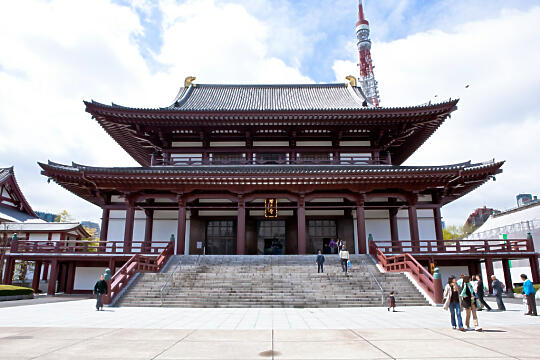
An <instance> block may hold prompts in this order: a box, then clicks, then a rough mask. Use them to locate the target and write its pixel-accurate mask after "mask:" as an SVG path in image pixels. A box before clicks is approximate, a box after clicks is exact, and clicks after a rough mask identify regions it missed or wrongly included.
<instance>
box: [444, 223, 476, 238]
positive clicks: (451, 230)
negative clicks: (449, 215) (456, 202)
mask: <svg viewBox="0 0 540 360" xmlns="http://www.w3.org/2000/svg"><path fill="white" fill-rule="evenodd" d="M474 230H476V228H474V227H473V226H471V225H463V226H457V225H450V226H447V227H445V228H444V229H443V238H444V240H461V239H463V238H464V237H466V236H467V235H469V234H471V233H472V232H473V231H474Z"/></svg>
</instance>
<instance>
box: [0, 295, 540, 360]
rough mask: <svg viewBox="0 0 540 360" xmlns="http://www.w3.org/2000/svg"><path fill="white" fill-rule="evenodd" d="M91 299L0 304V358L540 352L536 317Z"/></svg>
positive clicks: (513, 307)
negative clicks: (458, 323)
mask: <svg viewBox="0 0 540 360" xmlns="http://www.w3.org/2000/svg"><path fill="white" fill-rule="evenodd" d="M93 305H94V302H93V301H92V300H80V301H70V302H63V303H48V304H38V305H29V306H18V307H12V308H2V309H0V359H73V358H77V359H78V360H84V359H123V358H125V359H128V358H129V359H223V360H226V359H434V358H437V359H456V358H460V359H480V358H482V359H508V358H511V359H540V341H538V339H540V318H533V317H528V316H523V314H522V311H521V310H522V308H521V305H519V304H508V310H509V311H507V312H502V313H500V312H489V313H488V312H480V313H479V318H480V324H481V325H482V327H483V328H484V329H485V331H484V332H482V333H477V332H474V331H468V332H465V333H462V332H459V331H456V330H452V329H450V326H449V319H448V317H449V315H448V313H447V312H445V311H444V310H442V309H441V308H434V307H403V308H398V310H399V311H400V312H397V313H389V312H387V311H386V308H339V309H329V308H325V309H246V308H243V309H234V308H233V309H185V308H106V309H105V310H106V311H103V312H97V311H95V310H94V309H93V308H92V307H93Z"/></svg>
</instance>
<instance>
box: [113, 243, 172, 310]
mask: <svg viewBox="0 0 540 360" xmlns="http://www.w3.org/2000/svg"><path fill="white" fill-rule="evenodd" d="M173 251H174V244H173V243H172V242H170V243H169V244H168V245H167V246H166V247H165V249H163V251H162V252H161V253H160V254H159V256H158V257H157V258H154V257H148V256H144V255H141V254H135V255H133V256H132V257H131V258H129V260H128V261H127V262H126V263H125V264H124V265H123V266H122V267H121V268H120V269H119V270H118V271H117V272H116V273H115V274H114V275H113V276H112V277H111V280H110V289H109V290H110V291H109V294H108V296H107V297H106V303H107V304H112V303H113V302H114V300H115V298H116V297H117V296H118V294H120V293H121V292H122V291H123V290H124V289H125V288H126V286H127V285H128V284H129V282H130V281H131V280H132V279H133V277H134V276H135V275H136V274H137V273H139V272H141V271H150V272H158V271H160V270H161V269H162V268H163V266H164V265H165V264H166V263H167V260H168V259H169V258H170V256H171V255H172V253H173Z"/></svg>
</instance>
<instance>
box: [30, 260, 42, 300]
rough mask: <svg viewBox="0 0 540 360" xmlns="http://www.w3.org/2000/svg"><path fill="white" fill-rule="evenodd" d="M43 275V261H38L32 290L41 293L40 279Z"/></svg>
mask: <svg viewBox="0 0 540 360" xmlns="http://www.w3.org/2000/svg"><path fill="white" fill-rule="evenodd" d="M40 275H41V261H36V263H35V265H34V276H33V278H32V289H34V292H35V293H37V292H39V277H40Z"/></svg>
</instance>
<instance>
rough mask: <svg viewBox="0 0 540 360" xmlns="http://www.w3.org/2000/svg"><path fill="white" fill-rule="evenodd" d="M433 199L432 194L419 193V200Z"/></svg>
mask: <svg viewBox="0 0 540 360" xmlns="http://www.w3.org/2000/svg"><path fill="white" fill-rule="evenodd" d="M432 200H433V197H432V196H431V194H426V195H418V201H432Z"/></svg>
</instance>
